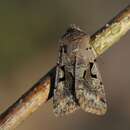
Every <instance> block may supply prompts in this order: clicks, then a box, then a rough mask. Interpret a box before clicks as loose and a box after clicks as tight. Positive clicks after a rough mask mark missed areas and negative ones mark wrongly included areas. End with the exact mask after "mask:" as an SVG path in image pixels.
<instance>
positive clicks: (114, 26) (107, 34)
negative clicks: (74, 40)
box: [0, 6, 130, 130]
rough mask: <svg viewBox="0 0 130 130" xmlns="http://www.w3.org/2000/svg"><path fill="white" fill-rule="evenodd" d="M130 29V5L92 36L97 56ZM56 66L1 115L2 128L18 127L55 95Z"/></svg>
mask: <svg viewBox="0 0 130 130" xmlns="http://www.w3.org/2000/svg"><path fill="white" fill-rule="evenodd" d="M129 29H130V6H128V7H127V8H126V9H124V10H123V11H122V12H120V13H119V14H118V15H117V16H116V17H115V18H114V19H112V20H111V21H110V22H109V23H108V24H106V25H105V26H104V27H102V28H101V29H100V30H99V31H97V32H96V33H95V34H94V35H92V36H91V41H90V43H91V45H92V46H93V48H94V49H95V54H96V57H98V56H99V55H101V54H102V53H104V52H105V51H106V50H108V49H109V48H110V47H111V46H112V45H113V44H115V43H117V41H119V39H120V38H121V37H123V36H124V35H125V34H126V33H127V32H128V30H129ZM54 79H55V67H54V68H53V69H52V70H50V72H49V73H48V74H46V75H45V76H43V77H42V78H41V79H40V80H39V81H38V82H37V83H36V84H35V85H34V86H33V87H32V88H31V89H30V90H28V91H27V92H26V93H25V94H24V95H23V96H22V97H20V98H19V99H18V100H17V101H16V102H15V103H14V104H13V105H12V106H10V107H9V108H8V109H7V110H6V111H5V112H3V113H2V114H1V115H0V130H12V129H14V128H16V126H18V125H19V124H20V123H21V122H22V121H23V120H25V119H26V118H27V117H28V116H29V115H30V114H32V113H33V112H34V111H36V110H37V109H38V108H39V106H41V105H42V104H43V103H45V102H46V101H47V100H48V99H50V98H51V97H52V95H53V89H54Z"/></svg>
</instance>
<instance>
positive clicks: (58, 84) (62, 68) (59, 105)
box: [53, 42, 78, 116]
mask: <svg viewBox="0 0 130 130" xmlns="http://www.w3.org/2000/svg"><path fill="white" fill-rule="evenodd" d="M60 44H61V47H60V54H59V58H58V63H57V68H56V79H55V89H54V98H53V104H54V105H53V106H54V107H53V108H54V113H55V115H56V116H63V115H66V114H69V113H72V112H73V111H75V110H76V109H77V108H78V105H77V103H76V101H75V96H74V66H73V65H72V63H71V62H72V59H70V55H69V54H67V53H66V50H65V49H66V48H65V46H64V42H63V44H62V43H60ZM73 62H74V61H73ZM73 64H74V63H73Z"/></svg>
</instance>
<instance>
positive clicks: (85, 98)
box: [75, 42, 107, 115]
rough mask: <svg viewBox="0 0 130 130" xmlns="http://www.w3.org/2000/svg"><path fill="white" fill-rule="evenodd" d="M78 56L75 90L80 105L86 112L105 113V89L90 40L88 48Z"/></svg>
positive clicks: (78, 53)
mask: <svg viewBox="0 0 130 130" xmlns="http://www.w3.org/2000/svg"><path fill="white" fill-rule="evenodd" d="M76 57H77V58H76V67H75V91H76V98H77V99H78V102H79V104H80V107H81V108H82V109H84V110H85V111H86V112H90V113H93V114H97V115H103V114H105V113H106V110H107V104H106V97H105V91H104V86H103V84H102V79H101V76H100V72H99V70H98V67H97V64H96V63H95V55H94V52H93V49H92V47H91V46H90V44H89V42H88V45H87V49H86V50H85V49H81V50H80V51H79V52H77V56H76ZM81 61H82V62H81ZM81 63H82V65H81Z"/></svg>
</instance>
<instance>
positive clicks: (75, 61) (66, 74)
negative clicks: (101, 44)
mask: <svg viewBox="0 0 130 130" xmlns="http://www.w3.org/2000/svg"><path fill="white" fill-rule="evenodd" d="M89 41H90V36H89V35H87V34H86V33H85V32H84V31H83V30H81V29H80V28H79V27H76V26H75V25H72V26H71V27H69V28H68V29H67V31H66V33H65V34H64V35H63V36H62V37H61V39H60V41H59V43H60V49H59V56H58V60H57V67H56V78H55V87H54V96H53V104H54V105H53V110H54V113H55V115H56V116H63V115H67V114H69V113H72V112H74V111H75V110H77V109H78V108H82V109H83V110H84V111H86V112H89V113H93V114H96V115H104V114H105V113H106V110H107V103H106V97H105V91H104V86H103V83H102V79H101V75H100V72H99V70H98V67H97V63H96V59H95V50H94V48H93V47H92V46H91V45H90V42H89Z"/></svg>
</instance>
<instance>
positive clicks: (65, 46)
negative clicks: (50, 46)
mask: <svg viewBox="0 0 130 130" xmlns="http://www.w3.org/2000/svg"><path fill="white" fill-rule="evenodd" d="M63 48H64V53H67V45H64V46H63Z"/></svg>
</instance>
